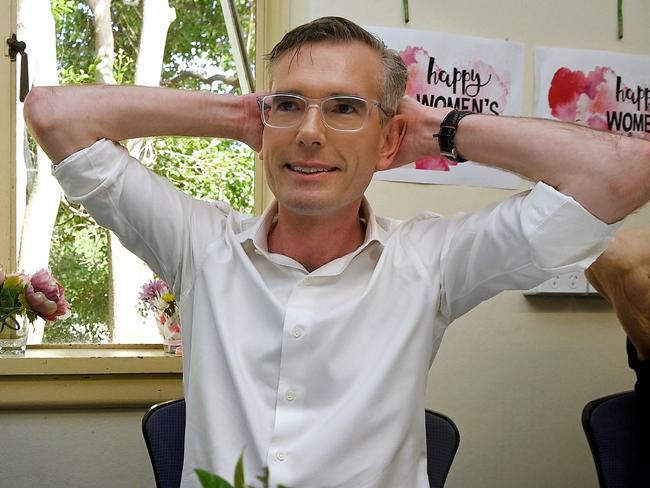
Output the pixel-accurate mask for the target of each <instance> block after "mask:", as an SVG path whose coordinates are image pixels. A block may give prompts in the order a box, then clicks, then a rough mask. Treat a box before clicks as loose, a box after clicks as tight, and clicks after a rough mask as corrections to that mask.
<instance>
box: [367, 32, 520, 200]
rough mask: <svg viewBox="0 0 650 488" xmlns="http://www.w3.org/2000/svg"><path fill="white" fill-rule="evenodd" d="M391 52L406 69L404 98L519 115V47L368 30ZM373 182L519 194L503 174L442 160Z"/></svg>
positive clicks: (381, 174)
mask: <svg viewBox="0 0 650 488" xmlns="http://www.w3.org/2000/svg"><path fill="white" fill-rule="evenodd" d="M367 29H368V30H369V31H370V32H372V33H374V34H376V35H377V36H378V37H379V38H380V39H382V40H383V41H384V42H385V43H386V45H387V46H389V47H390V48H392V49H395V50H396V51H397V52H398V53H399V54H400V56H401V57H402V59H403V60H404V62H405V63H406V66H407V68H408V73H409V77H408V83H407V88H406V94H407V95H409V96H411V97H413V98H415V99H416V100H417V101H418V102H420V103H421V104H423V105H426V106H429V107H439V108H443V107H454V108H457V109H461V110H472V111H474V112H481V113H487V114H493V115H521V113H522V93H523V71H524V47H523V44H520V43H515V42H510V41H498V40H491V39H482V38H476V37H466V36H458V35H454V34H445V33H439V32H427V31H417V30H412V29H398V28H389V27H367ZM374 179H375V180H385V181H407V182H417V183H435V184H449V185H469V186H482V187H491V188H506V189H512V188H517V187H518V184H519V178H518V177H517V176H516V175H514V174H512V173H508V172H506V171H501V170H498V169H494V168H489V167H487V166H482V165H479V164H475V163H472V162H471V161H468V162H466V163H460V164H457V163H454V162H453V161H450V160H448V159H446V158H443V157H431V158H426V159H421V160H418V161H415V162H413V163H411V164H408V165H405V166H402V167H400V168H396V169H392V170H388V171H381V172H377V173H375V176H374Z"/></svg>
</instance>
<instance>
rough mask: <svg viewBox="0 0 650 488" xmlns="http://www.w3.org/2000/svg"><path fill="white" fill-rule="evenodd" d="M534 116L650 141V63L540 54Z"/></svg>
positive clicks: (627, 57)
mask: <svg viewBox="0 0 650 488" xmlns="http://www.w3.org/2000/svg"><path fill="white" fill-rule="evenodd" d="M535 72H536V83H535V97H536V101H535V105H536V108H535V115H537V116H539V117H546V118H552V119H557V120H562V121H564V122H577V123H579V124H583V125H586V126H589V127H592V128H594V129H603V130H608V131H612V132H616V133H619V134H626V135H630V136H634V137H640V138H644V139H647V140H650V57H647V56H636V55H632V54H620V53H611V52H604V51H588V50H579V49H552V48H537V49H536V50H535Z"/></svg>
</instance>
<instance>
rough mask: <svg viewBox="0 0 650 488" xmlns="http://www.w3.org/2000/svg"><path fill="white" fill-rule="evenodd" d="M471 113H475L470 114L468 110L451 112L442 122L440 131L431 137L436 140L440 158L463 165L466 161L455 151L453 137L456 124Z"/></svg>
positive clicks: (456, 127)
mask: <svg viewBox="0 0 650 488" xmlns="http://www.w3.org/2000/svg"><path fill="white" fill-rule="evenodd" d="M473 113H475V112H470V111H469V110H452V111H451V112H449V113H448V114H447V116H446V117H445V118H444V119H443V120H442V123H441V124H440V131H439V132H438V133H437V134H433V137H435V138H436V139H438V146H439V147H440V155H441V156H444V157H446V158H447V159H451V160H452V161H455V162H457V163H464V162H465V161H467V159H465V158H464V157H462V156H461V155H460V154H459V153H458V149H456V144H455V142H454V137H455V136H456V130H457V129H458V123H459V122H460V121H461V119H462V118H463V117H465V116H467V115H470V114H473Z"/></svg>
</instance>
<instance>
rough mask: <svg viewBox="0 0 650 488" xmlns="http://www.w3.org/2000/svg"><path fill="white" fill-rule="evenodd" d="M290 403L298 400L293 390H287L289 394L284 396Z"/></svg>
mask: <svg viewBox="0 0 650 488" xmlns="http://www.w3.org/2000/svg"><path fill="white" fill-rule="evenodd" d="M284 397H285V398H286V399H287V401H288V402H292V401H294V400H295V399H296V392H295V391H293V390H287V393H286V394H285V396H284Z"/></svg>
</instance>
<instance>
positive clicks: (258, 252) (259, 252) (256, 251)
mask: <svg viewBox="0 0 650 488" xmlns="http://www.w3.org/2000/svg"><path fill="white" fill-rule="evenodd" d="M253 252H254V253H255V254H257V255H258V256H261V255H262V254H263V253H262V251H260V250H259V249H257V248H255V250H254V251H253Z"/></svg>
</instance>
